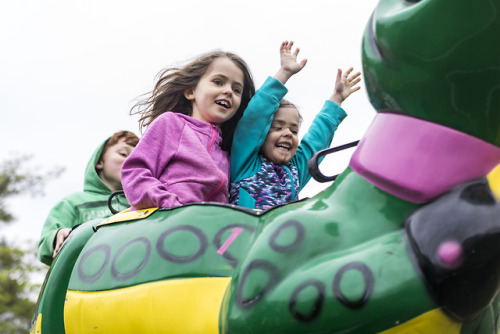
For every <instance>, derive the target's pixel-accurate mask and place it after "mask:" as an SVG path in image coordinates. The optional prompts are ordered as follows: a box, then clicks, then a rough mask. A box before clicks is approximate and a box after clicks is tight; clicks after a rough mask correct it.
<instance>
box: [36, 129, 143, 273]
mask: <svg viewBox="0 0 500 334" xmlns="http://www.w3.org/2000/svg"><path fill="white" fill-rule="evenodd" d="M138 141H139V138H138V137H137V136H136V135H135V134H134V133H132V132H129V131H119V132H116V133H114V134H113V135H112V136H111V137H109V138H108V139H107V140H105V141H104V142H103V143H102V144H101V145H99V147H98V148H97V149H96V151H95V152H94V154H93V155H92V156H91V158H90V160H89V162H88V164H87V167H86V169H85V177H84V185H83V192H77V193H73V194H71V195H69V196H66V197H65V198H63V199H62V200H61V201H59V203H57V204H56V205H55V206H54V207H53V208H52V210H51V211H50V213H49V216H48V217H47V219H46V220H45V223H44V225H43V228H42V233H41V237H40V241H39V243H38V259H39V260H40V261H41V262H43V263H45V264H47V265H51V263H52V260H53V258H54V257H55V256H56V254H57V252H58V251H59V249H60V248H61V246H62V244H63V242H64V241H65V240H66V239H67V238H68V236H69V234H70V232H71V230H72V229H73V228H74V227H75V226H76V225H79V224H82V223H85V222H87V221H89V220H92V219H95V218H106V217H109V216H111V215H112V213H111V211H110V209H109V208H108V198H109V196H110V195H111V193H113V192H114V191H117V190H122V185H121V181H120V173H121V167H122V164H123V162H124V161H125V159H126V158H127V157H128V156H129V154H130V153H131V152H132V150H133V148H134V147H135V146H136V145H137V143H138ZM129 206H130V205H129V203H128V202H126V200H125V197H123V200H121V202H120V201H118V207H119V208H120V209H126V208H128V207H129ZM114 207H115V208H116V207H117V205H116V204H115V205H114Z"/></svg>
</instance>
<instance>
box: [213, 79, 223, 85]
mask: <svg viewBox="0 0 500 334" xmlns="http://www.w3.org/2000/svg"><path fill="white" fill-rule="evenodd" d="M213 83H214V84H216V85H217V86H220V85H222V81H221V80H219V79H214V80H213Z"/></svg>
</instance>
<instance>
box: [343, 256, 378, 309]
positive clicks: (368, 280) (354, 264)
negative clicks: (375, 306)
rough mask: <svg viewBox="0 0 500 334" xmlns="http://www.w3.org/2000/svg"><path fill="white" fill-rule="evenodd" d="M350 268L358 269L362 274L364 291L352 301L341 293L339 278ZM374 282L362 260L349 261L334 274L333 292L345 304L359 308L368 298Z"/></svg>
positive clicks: (371, 274)
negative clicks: (357, 298) (358, 297)
mask: <svg viewBox="0 0 500 334" xmlns="http://www.w3.org/2000/svg"><path fill="white" fill-rule="evenodd" d="M351 269H355V270H359V271H360V272H361V274H363V278H364V280H365V292H364V293H363V296H362V297H361V298H360V299H359V300H357V301H354V302H352V301H349V300H347V298H345V297H344V295H343V294H342V291H340V280H341V279H342V276H343V275H344V273H345V272H346V271H348V270H351ZM374 283H375V278H374V276H373V273H372V271H371V270H370V268H368V267H367V266H366V265H365V264H364V263H362V262H350V263H347V264H346V265H344V266H342V267H341V268H340V270H339V271H338V272H337V274H335V279H334V281H333V294H334V295H335V297H336V298H337V299H338V300H339V301H340V302H341V303H342V304H344V305H345V306H347V307H349V308H353V309H357V308H361V307H363V305H365V304H366V302H367V301H368V299H369V298H370V296H371V294H372V291H373V285H374Z"/></svg>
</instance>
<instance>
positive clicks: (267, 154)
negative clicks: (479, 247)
mask: <svg viewBox="0 0 500 334" xmlns="http://www.w3.org/2000/svg"><path fill="white" fill-rule="evenodd" d="M292 46H293V42H283V43H282V44H281V48H280V54H281V68H280V69H279V70H278V72H277V73H276V75H275V76H274V77H273V78H268V79H267V80H266V82H265V83H264V85H263V86H262V87H261V88H260V89H259V90H258V91H257V92H256V93H255V95H254V97H253V98H252V99H251V100H250V103H249V104H248V107H247V109H246V110H245V112H244V114H243V117H242V118H241V120H240V122H239V123H238V125H237V127H236V131H235V134H234V139H233V146H232V150H231V190H230V193H229V201H230V203H233V204H236V205H239V206H243V207H247V208H251V209H269V208H271V207H273V206H276V205H280V204H285V203H289V202H291V201H294V200H297V199H298V195H299V191H300V190H301V189H302V188H303V187H304V186H305V185H306V183H307V182H308V181H309V179H310V175H309V173H308V171H307V162H308V160H309V158H310V157H311V156H312V155H313V154H314V153H316V152H318V151H319V150H322V149H325V148H327V147H329V146H330V144H331V141H332V139H333V134H334V133H335V130H337V127H338V125H339V124H340V122H342V120H343V119H344V118H345V117H346V116H347V114H346V113H345V111H344V110H343V109H342V108H341V107H340V105H341V104H342V102H343V101H344V100H345V99H346V98H347V97H348V96H349V95H350V94H351V93H353V92H355V91H357V90H359V88H360V87H359V86H356V84H357V83H359V82H360V80H361V79H360V78H359V76H360V74H361V73H359V72H357V73H355V74H353V75H350V73H351V72H352V68H350V69H349V70H347V71H346V72H345V73H344V75H342V72H341V70H338V72H337V79H336V82H335V91H334V93H333V94H332V95H331V97H330V99H329V100H327V101H326V102H325V104H324V106H323V108H322V109H321V111H320V112H319V114H318V115H317V116H316V118H315V119H314V121H313V123H312V125H311V127H310V128H309V130H308V132H307V133H306V134H305V136H304V138H303V139H302V141H301V143H300V145H299V143H298V130H299V125H300V115H299V113H298V111H297V109H296V108H295V106H294V105H293V104H291V103H289V102H288V101H286V100H282V99H283V97H284V96H285V94H286V93H287V89H286V88H285V86H284V84H285V83H286V82H287V81H288V79H289V78H290V77H291V76H292V75H294V74H295V73H297V72H299V71H300V70H301V69H302V68H303V67H304V66H305V64H306V62H307V61H306V60H303V61H301V62H300V63H299V62H297V55H298V53H299V49H298V48H297V49H296V50H295V51H294V53H291V48H292Z"/></svg>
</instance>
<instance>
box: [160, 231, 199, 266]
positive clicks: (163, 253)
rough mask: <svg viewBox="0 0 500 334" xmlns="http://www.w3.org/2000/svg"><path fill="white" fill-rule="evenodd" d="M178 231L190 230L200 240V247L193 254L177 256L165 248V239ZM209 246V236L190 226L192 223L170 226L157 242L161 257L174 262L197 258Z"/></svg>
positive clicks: (184, 261)
mask: <svg viewBox="0 0 500 334" xmlns="http://www.w3.org/2000/svg"><path fill="white" fill-rule="evenodd" d="M177 231H189V232H191V233H193V234H194V235H195V236H196V237H197V238H198V240H199V241H200V248H199V249H198V250H197V251H196V252H195V253H194V254H193V255H190V256H177V255H173V254H170V253H169V252H167V251H166V250H165V249H163V242H164V241H165V239H166V238H167V237H168V236H169V235H170V234H172V233H174V232H177ZM207 246H208V241H207V237H206V236H205V234H204V233H203V231H202V230H200V229H199V228H197V227H194V226H190V225H180V226H174V227H172V228H169V229H168V230H166V231H165V232H163V233H162V234H161V235H160V237H159V238H158V241H157V242H156V250H157V251H158V253H159V254H160V255H161V257H162V258H164V259H165V260H168V261H170V262H174V263H188V262H191V261H194V260H196V259H197V258H199V257H200V256H201V255H202V254H203V253H205V250H206V249H207Z"/></svg>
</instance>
